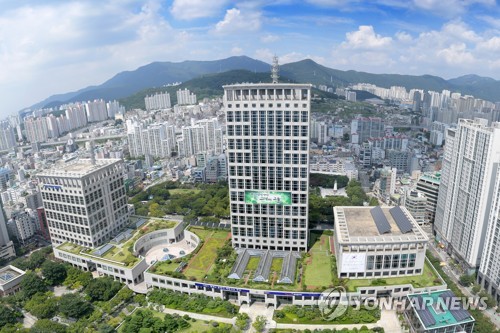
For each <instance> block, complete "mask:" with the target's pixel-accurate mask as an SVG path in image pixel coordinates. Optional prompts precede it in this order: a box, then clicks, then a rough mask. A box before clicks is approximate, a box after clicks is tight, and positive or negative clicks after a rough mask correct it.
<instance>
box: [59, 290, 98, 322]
mask: <svg viewBox="0 0 500 333" xmlns="http://www.w3.org/2000/svg"><path fill="white" fill-rule="evenodd" d="M59 309H60V311H61V313H62V314H63V315H65V316H67V317H71V318H76V319H79V318H82V317H84V316H86V315H88V314H90V312H91V311H92V305H91V304H90V303H89V302H87V301H86V300H84V299H83V297H82V296H80V295H78V294H64V295H62V296H61V298H60V299H59Z"/></svg>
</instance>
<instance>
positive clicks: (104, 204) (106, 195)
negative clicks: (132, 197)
mask: <svg viewBox="0 0 500 333" xmlns="http://www.w3.org/2000/svg"><path fill="white" fill-rule="evenodd" d="M122 169H123V167H122V161H121V160H118V159H99V160H96V161H95V162H93V161H92V160H84V159H80V160H76V161H74V162H72V163H71V162H70V163H66V164H59V165H56V166H55V167H54V168H53V169H51V170H48V171H45V172H42V173H40V174H39V175H38V179H39V186H40V192H41V193H42V200H43V205H44V208H45V212H46V215H47V222H48V225H49V231H50V235H51V238H52V243H53V244H54V245H59V244H62V243H65V242H71V243H74V244H78V245H81V246H85V247H91V248H94V247H96V246H99V245H102V244H103V243H105V242H106V241H108V240H109V239H110V238H111V236H113V235H115V234H116V233H117V232H118V231H119V230H120V229H121V228H122V227H123V226H124V225H125V224H126V223H127V222H128V211H127V196H126V194H125V185H124V182H123V170H122Z"/></svg>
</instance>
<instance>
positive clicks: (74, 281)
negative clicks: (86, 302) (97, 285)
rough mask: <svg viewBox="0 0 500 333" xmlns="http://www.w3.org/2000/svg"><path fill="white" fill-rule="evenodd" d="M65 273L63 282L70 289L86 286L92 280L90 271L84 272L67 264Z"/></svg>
mask: <svg viewBox="0 0 500 333" xmlns="http://www.w3.org/2000/svg"><path fill="white" fill-rule="evenodd" d="M66 275H67V276H66V279H65V280H64V283H63V284H64V285H65V286H67V287H69V288H72V289H77V288H79V287H86V286H88V284H89V283H90V282H91V281H92V280H93V279H92V273H90V272H84V271H82V270H79V269H78V268H75V267H73V266H69V265H68V266H67V268H66Z"/></svg>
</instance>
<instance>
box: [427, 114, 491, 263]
mask: <svg viewBox="0 0 500 333" xmlns="http://www.w3.org/2000/svg"><path fill="white" fill-rule="evenodd" d="M499 143H500V123H493V125H492V126H488V121H487V120H485V119H479V118H476V119H475V120H469V119H460V120H459V121H458V127H457V128H456V129H448V130H447V132H446V145H445V150H444V158H443V168H442V170H441V183H440V186H439V195H438V202H437V209H436V219H435V222H434V230H435V232H436V237H437V238H438V239H439V240H440V241H441V242H442V243H443V244H444V245H445V246H446V248H447V250H448V252H449V253H451V254H452V255H453V256H454V257H455V258H457V259H458V260H459V261H460V263H461V264H462V265H463V266H464V268H467V269H469V271H470V272H472V271H474V270H475V268H477V267H478V266H479V263H480V260H481V256H482V255H483V254H484V252H483V245H484V241H485V236H486V227H487V223H488V218H489V212H490V210H491V203H492V198H493V190H494V187H495V177H496V172H497V171H496V170H497V168H498V164H499V163H500V144H499Z"/></svg>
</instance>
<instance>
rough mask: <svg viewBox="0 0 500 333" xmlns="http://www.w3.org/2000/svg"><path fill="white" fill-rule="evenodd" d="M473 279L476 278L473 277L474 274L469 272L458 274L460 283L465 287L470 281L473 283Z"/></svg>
mask: <svg viewBox="0 0 500 333" xmlns="http://www.w3.org/2000/svg"><path fill="white" fill-rule="evenodd" d="M475 280H476V279H475V278H474V275H469V274H463V275H460V278H459V279H458V281H459V282H460V284H461V285H462V286H465V287H468V286H470V285H471V284H472V283H474V281H475Z"/></svg>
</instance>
